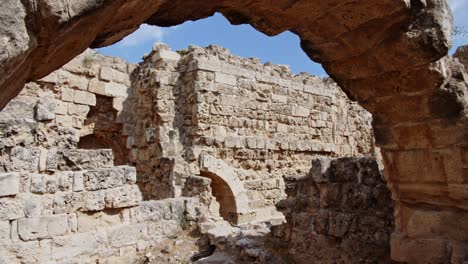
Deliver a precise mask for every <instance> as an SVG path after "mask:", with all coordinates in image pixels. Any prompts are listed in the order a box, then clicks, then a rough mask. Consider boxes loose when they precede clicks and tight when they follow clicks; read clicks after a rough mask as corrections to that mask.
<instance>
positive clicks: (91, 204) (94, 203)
mask: <svg viewBox="0 0 468 264" xmlns="http://www.w3.org/2000/svg"><path fill="white" fill-rule="evenodd" d="M83 197H84V201H85V204H84V206H83V211H100V210H103V209H104V208H105V207H106V202H105V197H106V192H105V190H100V191H93V192H86V193H84V196H83Z"/></svg>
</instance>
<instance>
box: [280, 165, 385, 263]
mask: <svg viewBox="0 0 468 264" xmlns="http://www.w3.org/2000/svg"><path fill="white" fill-rule="evenodd" d="M286 193H287V195H288V197H287V199H285V200H282V201H281V202H279V203H278V205H277V206H278V209H279V210H280V211H281V212H283V213H284V214H285V216H286V221H287V223H285V224H283V225H280V226H276V227H274V228H273V229H272V237H273V239H272V241H273V244H276V243H277V244H278V245H281V244H282V245H286V250H285V249H283V250H285V252H284V254H289V255H290V256H292V258H293V259H294V261H295V263H308V261H309V260H311V259H313V260H314V261H316V262H320V263H388V262H389V256H390V254H389V252H390V243H389V239H390V234H391V232H392V231H393V215H392V212H393V205H392V204H393V203H392V200H391V195H390V192H389V191H388V189H387V188H386V186H385V181H384V180H383V175H381V174H380V172H379V169H378V166H377V163H376V162H375V161H374V160H373V159H369V158H361V159H356V158H340V159H335V160H331V159H328V158H322V159H317V160H314V161H313V164H312V169H311V171H310V174H309V175H308V176H306V177H290V178H288V179H287V180H286ZM275 242H276V243H275Z"/></svg>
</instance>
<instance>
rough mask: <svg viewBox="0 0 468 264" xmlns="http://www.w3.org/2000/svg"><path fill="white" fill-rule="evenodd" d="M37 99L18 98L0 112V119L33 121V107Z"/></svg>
mask: <svg viewBox="0 0 468 264" xmlns="http://www.w3.org/2000/svg"><path fill="white" fill-rule="evenodd" d="M36 103H37V99H36V98H33V97H29V96H18V97H16V98H15V99H14V100H12V101H11V102H9V103H8V104H7V105H6V106H5V108H4V109H3V110H2V111H0V119H31V120H33V119H34V107H35V105H36Z"/></svg>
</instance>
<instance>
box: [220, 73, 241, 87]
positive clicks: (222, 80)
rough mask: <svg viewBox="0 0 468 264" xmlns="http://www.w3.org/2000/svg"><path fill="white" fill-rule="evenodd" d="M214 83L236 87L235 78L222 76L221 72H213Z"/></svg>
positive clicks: (228, 75) (226, 75) (227, 75)
mask: <svg viewBox="0 0 468 264" xmlns="http://www.w3.org/2000/svg"><path fill="white" fill-rule="evenodd" d="M215 82H217V83H222V84H227V85H232V86H236V85H237V78H236V76H234V75H230V74H224V73H221V72H215Z"/></svg>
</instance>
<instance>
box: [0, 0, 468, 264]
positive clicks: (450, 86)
mask: <svg viewBox="0 0 468 264" xmlns="http://www.w3.org/2000/svg"><path fill="white" fill-rule="evenodd" d="M215 12H220V13H222V14H223V15H224V16H225V17H227V18H228V19H229V20H230V21H231V23H233V24H242V23H249V24H251V25H252V26H253V27H255V28H256V29H257V30H259V31H261V32H263V33H265V34H267V35H275V34H278V33H280V32H283V31H285V30H290V31H292V32H294V33H295V34H297V35H298V36H299V37H300V39H301V46H302V48H303V49H304V51H305V52H306V53H307V54H308V55H309V57H310V58H311V59H313V60H315V61H317V62H320V63H322V65H323V66H324V68H325V69H326V71H327V72H328V73H329V75H330V76H331V77H332V78H333V79H334V80H335V81H336V82H337V83H338V84H339V85H340V86H341V87H342V89H343V90H344V91H345V92H346V93H347V94H348V95H349V96H350V97H351V98H352V99H354V100H357V101H358V102H359V103H360V104H361V105H362V106H364V107H365V108H366V109H368V110H369V111H370V112H371V113H372V114H373V117H374V124H373V126H374V130H375V134H376V140H377V144H378V145H379V146H381V147H382V151H383V157H384V163H385V166H386V171H385V174H386V177H387V180H388V185H389V188H390V189H391V191H392V193H393V199H395V200H396V213H395V214H396V221H395V222H396V227H395V232H394V234H393V236H392V257H393V258H394V259H395V260H399V261H405V262H409V263H440V262H443V261H439V260H446V259H447V258H448V259H453V258H454V256H458V257H460V256H461V257H462V258H463V254H465V253H463V252H468V250H466V249H467V248H468V245H467V243H466V241H468V231H466V230H468V228H467V227H463V228H465V229H462V230H464V232H462V233H465V234H463V235H462V236H460V232H457V230H459V227H458V228H457V227H456V225H452V224H451V223H452V222H453V223H456V222H457V221H456V219H468V213H467V210H468V187H467V184H466V183H467V182H468V176H467V175H468V173H467V168H466V165H464V164H466V163H467V159H468V154H467V152H468V150H467V147H466V146H467V145H468V144H467V143H468V142H467V141H468V139H467V137H466V135H465V133H466V131H468V126H467V121H466V120H467V118H466V117H467V115H468V111H467V108H468V107H467V105H468V102H467V101H468V99H467V98H468V92H467V91H466V90H467V88H466V87H467V77H466V73H465V72H464V69H463V67H460V64H459V63H458V62H457V61H456V60H453V59H450V58H443V57H444V56H445V55H446V54H447V51H448V49H449V48H450V45H451V37H450V36H451V31H452V15H451V12H450V10H449V8H448V5H447V3H446V1H445V0H380V1H375V0H361V1H355V0H328V1H320V0H278V1H267V0H248V1H245V0H242V1H241V0H230V1H229V0H219V1H200V0H171V1H169V0H164V1H163V0H152V1H148V0H131V1H129V0H81V1H74V0H73V1H72V0H64V1H53V0H40V1H21V0H3V1H2V2H1V3H0V34H1V38H0V109H2V108H3V107H4V106H5V105H6V103H7V102H8V101H9V100H11V99H12V98H13V97H14V96H16V95H17V94H18V93H19V92H20V90H21V89H22V87H23V85H24V83H25V82H27V81H31V80H36V79H39V78H42V77H44V76H46V75H47V74H49V73H50V72H52V71H53V70H55V69H57V68H59V67H61V66H62V65H64V64H65V63H66V62H68V61H70V60H71V59H72V58H74V57H75V56H76V55H78V54H80V53H81V52H83V51H84V50H85V49H86V48H88V47H102V46H106V45H110V44H112V43H114V42H116V41H118V40H120V39H122V38H123V37H124V36H126V35H128V34H130V33H131V32H133V31H135V30H136V29H137V28H138V26H139V25H140V24H142V23H149V24H152V25H158V26H171V25H177V24H180V23H183V22H185V21H187V20H196V19H201V18H205V17H208V16H211V15H212V14H214V13H215ZM422 216H424V217H422ZM421 221H423V222H421ZM455 228H457V230H455ZM448 248H449V249H450V250H448ZM467 257H468V256H467Z"/></svg>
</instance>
